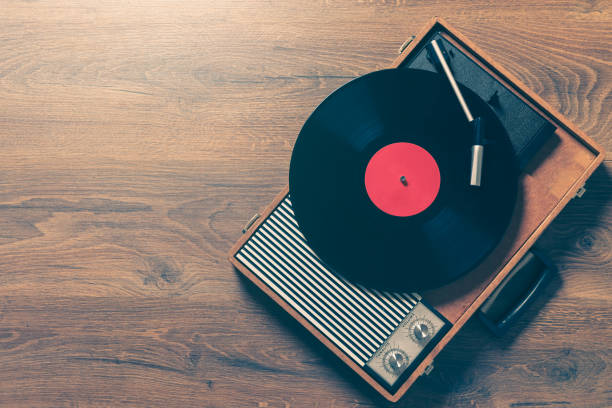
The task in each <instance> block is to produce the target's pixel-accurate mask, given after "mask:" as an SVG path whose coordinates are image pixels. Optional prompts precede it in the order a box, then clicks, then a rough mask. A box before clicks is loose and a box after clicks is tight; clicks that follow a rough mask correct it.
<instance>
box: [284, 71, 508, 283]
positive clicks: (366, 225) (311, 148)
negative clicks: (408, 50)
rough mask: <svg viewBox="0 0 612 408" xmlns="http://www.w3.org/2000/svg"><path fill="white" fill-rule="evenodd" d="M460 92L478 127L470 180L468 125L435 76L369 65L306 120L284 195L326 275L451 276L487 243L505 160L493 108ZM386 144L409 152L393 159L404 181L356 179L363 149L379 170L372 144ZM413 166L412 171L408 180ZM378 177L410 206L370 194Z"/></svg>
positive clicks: (361, 171)
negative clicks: (476, 167) (478, 160)
mask: <svg viewBox="0 0 612 408" xmlns="http://www.w3.org/2000/svg"><path fill="white" fill-rule="evenodd" d="M461 90H462V93H463V95H464V98H465V100H466V102H467V104H468V106H469V107H470V110H471V111H472V114H473V116H474V117H481V118H482V121H483V125H484V128H483V129H484V138H485V140H486V141H487V142H486V145H485V147H484V163H483V170H482V175H483V176H482V177H483V179H482V186H481V187H473V186H470V183H469V175H470V156H471V147H472V145H473V144H474V138H473V131H472V126H471V124H470V123H468V121H467V120H466V118H465V116H464V113H463V112H462V110H461V108H460V105H459V103H458V102H457V99H456V97H455V95H454V94H453V92H452V89H451V87H450V85H449V83H448V82H447V80H446V78H445V77H444V76H441V75H438V74H435V73H431V72H426V71H420V70H412V69H390V70H383V71H377V72H373V73H370V74H367V75H365V76H362V77H360V78H357V79H355V80H353V81H351V82H349V83H348V84H346V85H344V86H343V87H341V88H340V89H338V90H336V91H335V92H334V93H333V94H331V95H330V96H329V97H328V98H326V99H325V100H324V101H323V102H322V103H321V104H320V105H319V106H318V107H317V109H316V110H315V111H314V112H313V113H312V115H311V116H310V117H309V118H308V120H307V121H306V123H305V124H304V126H303V128H302V130H301V132H300V134H299V137H298V139H297V141H296V144H295V147H294V149H293V154H292V157H291V167H290V173H289V189H290V196H291V201H292V205H293V209H294V212H295V216H296V219H297V221H298V224H299V226H300V229H301V231H302V232H303V233H304V235H305V237H306V239H307V241H308V243H309V245H310V246H311V247H312V248H313V249H314V250H315V252H316V253H317V254H318V255H319V256H320V257H321V259H322V260H323V261H324V262H326V263H327V264H328V265H329V266H330V267H331V268H332V269H334V270H335V271H336V272H337V273H339V274H341V275H343V276H345V277H346V278H348V279H349V280H351V281H355V282H359V283H364V284H367V285H368V286H371V287H378V288H383V289H386V288H392V289H394V290H403V291H409V290H422V289H427V288H433V287H437V286H441V285H444V284H446V283H448V282H450V281H452V280H454V279H456V278H458V277H459V276H461V275H462V274H464V273H466V272H467V271H469V270H471V269H473V268H474V267H475V266H476V265H477V264H478V263H479V262H480V261H482V260H483V258H484V257H485V256H486V255H487V254H488V253H489V252H490V251H491V250H492V249H493V248H494V247H495V246H496V245H497V243H498V242H499V240H500V239H501V237H502V236H503V233H504V232H505V230H506V228H507V226H508V224H509V221H510V218H511V216H512V212H513V209H514V204H515V200H516V192H517V170H516V164H515V160H514V156H513V153H512V149H511V148H510V142H509V140H508V136H507V134H506V132H505V130H504V129H503V127H502V125H501V123H500V122H499V120H498V119H497V117H496V116H495V114H494V113H493V111H492V110H491V109H490V108H489V106H488V105H487V104H486V103H485V102H483V101H482V100H481V99H480V98H478V97H477V96H476V95H475V94H474V93H473V92H471V91H470V90H469V89H467V88H465V87H461ZM388 146H400V147H401V148H406V149H408V150H406V151H407V152H408V153H410V151H414V152H415V154H416V156H414V157H416V159H415V160H412V162H410V160H409V159H405V160H403V163H401V160H400V163H399V165H400V167H401V166H404V168H408V170H407V174H406V178H407V180H406V178H404V176H403V175H402V177H401V179H397V180H396V179H395V176H394V177H393V180H392V181H389V180H386V179H385V177H386V176H385V174H383V175H382V176H380V174H379V175H378V176H377V177H378V178H376V177H374V178H373V179H372V177H370V179H368V180H369V181H368V182H369V185H367V183H366V180H367V179H366V172H370V168H374V169H377V167H375V165H374V164H371V163H375V160H374V157H378V159H377V160H378V162H382V168H383V170H385V169H386V167H385V166H386V164H385V163H386V162H388V159H387V158H385V153H380V152H384V151H386V150H389V151H392V150H393V149H394V147H391V148H388V149H386V150H385V149H384V148H386V147H388ZM410 149H412V150H410ZM423 151H424V152H426V153H423ZM398 152H399V153H398ZM379 153H380V154H379ZM392 153H393V152H392ZM395 153H396V154H395V155H396V156H397V154H400V155H402V154H404V153H403V152H402V151H401V149H400V150H399V151H398V150H395ZM391 156H393V154H392V155H391ZM410 157H412V156H410ZM417 159H418V160H417ZM421 159H423V160H425V161H424V162H423V163H424V164H423V166H421V164H419V163H420V162H419V160H421ZM432 160H433V162H432ZM431 163H435V164H431ZM378 166H380V164H379V165H378ZM405 166H408V167H405ZM410 166H412V167H410ZM415 166H416V167H415ZM423 167H425V169H423ZM410 169H412V170H410ZM385 171H386V170H385ZM390 171H394V170H393V169H391V170H390ZM398 171H399V170H398ZM413 172H414V173H415V174H417V173H418V174H421V173H422V175H421V176H418V177H420V178H417V179H416V180H414V181H413V180H412V179H411V174H412V173H413ZM372 173H373V171H372ZM383 173H384V171H383ZM397 174H400V173H397ZM415 177H416V176H415ZM372 180H373V181H372ZM423 180H425V181H423ZM379 182H380V183H382V184H380V186H382V187H385V186H386V185H387V184H388V183H398V185H400V184H399V183H402V185H401V186H402V187H405V188H406V189H407V190H401V191H400V193H402V194H404V193H403V191H408V192H411V191H412V193H410V194H412V196H410V197H412V198H410V200H412V201H410V203H409V204H410V205H408V206H407V207H406V206H404V207H402V205H399V207H398V206H397V205H396V204H397V203H394V201H393V197H391V198H389V197H387V196H385V195H384V194H383V195H382V196H381V195H378V196H377V195H375V192H374V190H376V188H377V187H379V185H378V184H377V183H379ZM419 183H420V184H419ZM423 185H425V187H423ZM415 186H416V187H415ZM391 188H392V189H399V188H400V187H397V186H396V185H395V184H391ZM415 188H416V190H414V189H415ZM423 188H425V190H427V189H429V190H427V191H425V190H423ZM411 189H412V190H411ZM413 190H414V191H413ZM417 190H418V191H417ZM393 191H395V190H393ZM424 191H425V192H424ZM422 192H424V193H423V194H421V193H422ZM406 194H408V193H406ZM380 197H382V198H380ZM423 197H425V198H424V199H422V198H423ZM379 198H380V199H381V200H383V201H384V200H386V202H387V204H384V203H383V204H382V205H381V204H380V203H379V202H378V201H376V200H378V199H379ZM414 200H416V201H414ZM419 200H420V201H419ZM400 204H401V203H400ZM385 205H387V207H385ZM389 205H390V207H389ZM415 206H416V207H415ZM389 208H390V209H389ZM396 208H399V209H400V210H401V211H403V210H406V209H407V212H406V211H404V213H401V214H399V215H398V214H395V213H394V211H396ZM400 210H398V211H399V212H401V211H400ZM407 213H410V214H409V215H406V214H407Z"/></svg>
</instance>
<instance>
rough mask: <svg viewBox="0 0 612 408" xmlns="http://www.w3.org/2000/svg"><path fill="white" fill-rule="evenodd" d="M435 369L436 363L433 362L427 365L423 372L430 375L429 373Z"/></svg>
mask: <svg viewBox="0 0 612 408" xmlns="http://www.w3.org/2000/svg"><path fill="white" fill-rule="evenodd" d="M433 369H434V365H433V363H431V364H430V365H428V366H427V367H425V371H423V374H425V375H429V374H431V372H432V371H433Z"/></svg>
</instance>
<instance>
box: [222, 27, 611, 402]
mask: <svg viewBox="0 0 612 408" xmlns="http://www.w3.org/2000/svg"><path fill="white" fill-rule="evenodd" d="M472 114H473V115H472ZM464 116H465V118H464ZM603 158H604V153H603V150H602V149H601V148H600V147H599V146H598V145H597V144H596V143H595V142H594V141H593V140H591V139H590V138H589V137H588V136H586V135H585V134H584V133H583V132H581V131H580V130H578V129H577V128H576V127H575V125H573V124H572V123H571V122H569V121H568V120H567V119H566V118H564V117H563V116H562V115H561V114H559V113H558V112H556V111H555V110H553V109H552V108H551V107H550V106H548V105H547V104H546V103H545V102H544V101H543V100H541V99H540V98H539V97H538V96H537V95H536V94H535V93H534V92H532V91H531V90H529V89H527V87H526V86H525V85H523V84H522V83H520V82H519V81H518V80H517V79H516V78H515V77H514V76H513V75H512V74H510V73H509V72H508V71H506V70H504V69H503V68H502V67H500V66H499V65H498V64H497V63H495V62H493V61H492V60H491V58H489V57H488V56H486V55H485V54H484V53H483V52H482V51H481V50H480V49H478V48H477V47H476V46H475V45H474V44H473V43H471V42H470V41H469V40H468V39H467V38H465V37H464V36H463V35H461V34H460V33H459V32H457V30H456V29H454V28H452V27H451V26H450V25H449V24H448V23H447V22H446V21H444V20H443V19H441V18H434V19H433V20H432V21H430V22H429V24H428V25H427V27H426V28H425V29H424V30H423V31H422V32H421V33H420V34H419V35H417V36H415V37H413V38H411V39H410V40H409V41H407V42H406V43H405V44H404V45H403V46H402V49H401V50H400V56H399V57H398V58H397V59H396V60H395V62H394V64H393V67H392V69H389V70H383V71H378V72H374V73H371V74H368V75H365V76H363V77H360V78H357V79H355V80H353V81H351V82H349V83H348V84H346V85H345V86H343V87H342V88H340V89H339V90H337V91H336V92H334V93H333V94H332V95H330V97H328V98H327V99H326V100H325V101H324V102H323V103H322V104H321V105H320V106H319V107H318V108H317V109H316V110H315V111H314V112H313V114H312V115H311V117H310V118H309V119H308V120H307V122H306V123H305V125H304V127H303V128H302V131H301V132H300V135H299V137H298V140H297V142H296V145H295V147H294V151H293V156H292V160H291V169H290V180H289V181H290V182H289V186H288V187H286V188H285V189H284V190H283V191H281V192H280V194H279V195H278V196H277V197H276V198H275V199H274V200H273V202H272V203H271V204H270V205H269V206H267V207H266V208H265V209H263V210H262V211H261V213H260V214H257V215H256V216H254V217H253V218H252V219H251V220H250V221H249V222H248V223H247V225H246V226H245V228H244V229H243V236H242V237H241V238H240V239H239V240H238V242H237V243H236V244H235V246H234V247H233V248H232V249H231V251H230V254H229V255H230V256H229V259H230V261H231V263H232V264H233V265H234V266H235V267H236V268H237V269H238V270H239V271H240V272H242V273H243V274H244V275H245V276H246V277H247V278H248V279H250V280H251V281H252V282H253V283H254V284H255V285H257V286H258V287H259V288H260V289H261V290H262V291H263V292H264V293H266V294H267V295H268V296H269V297H271V298H272V299H273V300H274V301H275V302H276V303H278V304H279V305H280V306H281V307H282V308H283V309H285V310H286V311H287V312H288V313H289V314H290V315H291V316H293V317H294V318H295V319H296V320H297V321H298V322H299V323H300V324H301V325H303V326H304V327H305V328H306V329H307V330H308V331H309V332H311V333H312V334H313V335H314V336H315V337H316V338H317V339H318V340H319V341H320V342H321V343H322V344H324V345H325V346H326V347H327V348H329V349H330V350H331V351H332V352H333V353H334V354H335V355H336V356H337V357H338V358H340V359H341V360H342V361H343V362H344V363H345V364H347V365H348V366H349V367H350V368H351V369H352V370H353V371H355V372H356V373H357V374H358V375H359V376H360V377H361V378H362V379H364V380H365V381H366V382H367V383H368V384H369V385H371V386H372V387H373V388H374V389H375V390H376V391H378V392H379V393H380V394H381V395H382V396H383V397H385V398H386V399H388V400H389V401H397V400H399V399H400V398H401V397H402V396H403V395H404V394H405V393H406V391H407V390H408V389H409V387H410V386H411V385H412V384H413V383H414V381H416V380H417V379H418V378H419V376H421V375H423V374H428V373H429V371H430V370H431V369H432V367H433V365H432V363H433V360H434V358H435V357H436V355H437V354H438V353H439V352H440V351H441V350H442V349H443V348H444V347H445V346H446V344H447V343H448V342H449V341H450V340H451V339H452V338H453V336H454V335H455V334H456V333H457V332H458V331H459V330H460V329H461V327H462V326H463V325H464V324H465V323H466V321H467V320H468V319H469V318H470V317H471V316H472V315H474V314H475V313H477V312H479V309H480V312H479V315H480V317H481V319H482V320H483V321H484V322H485V324H486V325H487V326H488V327H490V328H491V329H492V330H494V331H496V332H501V331H502V330H503V328H504V327H505V326H506V325H507V324H508V322H509V321H511V320H512V319H513V318H514V317H515V316H516V315H517V314H518V312H520V310H521V309H522V307H523V306H524V305H525V304H526V303H528V301H529V300H530V299H531V298H532V297H533V295H534V293H535V292H537V290H538V288H539V287H540V286H541V284H542V282H543V281H544V278H545V275H546V274H545V272H546V271H549V270H550V269H552V266H551V265H550V264H549V263H548V262H547V261H546V260H545V258H544V257H542V256H540V255H539V254H538V253H537V251H533V250H530V249H531V247H532V246H533V244H534V242H535V241H536V240H537V238H538V237H539V236H540V235H541V234H542V232H543V231H544V229H545V228H546V227H547V226H548V225H549V224H550V223H551V222H552V220H553V219H554V218H555V217H556V216H557V215H558V214H559V212H560V211H561V210H562V209H563V207H565V205H566V204H567V203H568V202H569V201H570V200H571V199H572V198H574V197H575V196H577V195H578V196H579V195H581V194H582V193H583V192H584V187H583V186H584V183H585V181H586V180H587V179H588V177H589V176H590V175H591V174H592V173H593V172H594V170H595V169H596V168H597V166H598V165H599V164H600V163H601V162H602V161H603Z"/></svg>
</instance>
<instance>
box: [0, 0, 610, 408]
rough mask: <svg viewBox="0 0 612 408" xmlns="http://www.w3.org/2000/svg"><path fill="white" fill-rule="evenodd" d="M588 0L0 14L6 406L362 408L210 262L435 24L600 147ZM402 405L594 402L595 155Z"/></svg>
mask: <svg viewBox="0 0 612 408" xmlns="http://www.w3.org/2000/svg"><path fill="white" fill-rule="evenodd" d="M611 5H612V4H611V3H610V2H606V1H580V2H576V3H572V2H559V1H547V0H541V1H538V2H534V3H528V2H524V1H513V2H493V1H467V0H466V1H461V2H452V3H448V4H445V3H443V2H436V1H429V0H427V1H403V0H402V1H400V0H398V1H348V0H344V1H341V0H338V1H310V2H305V1H296V0H292V1H288V0H284V1H281V0H274V1H263V0H242V1H228V0H216V1H206V0H197V1H192V0H183V1H180V2H169V1H166V0H153V1H147V0H142V1H141V0H136V1H119V0H113V1H92V0H58V1H52V0H40V1H31V0H30V1H18V0H0V407H76V406H80V407H88V406H94V407H106V406H119V405H125V406H163V407H191V406H193V407H223V408H225V407H313V406H317V407H357V406H359V407H374V406H381V405H383V406H384V405H386V404H385V402H384V401H383V400H382V399H380V398H379V397H377V396H376V395H375V394H374V393H373V392H372V391H370V390H369V389H368V388H367V387H366V386H365V385H364V383H362V382H361V381H360V380H358V379H357V377H356V375H354V374H352V373H351V372H349V370H348V369H346V368H344V366H343V365H342V364H341V363H339V362H338V361H336V360H335V359H334V358H332V356H331V354H330V353H329V352H326V351H325V350H323V348H322V347H321V346H319V345H317V344H316V343H315V342H314V341H313V340H312V339H311V338H310V336H309V335H308V334H307V333H306V332H305V331H304V330H302V329H300V328H299V327H298V326H297V325H296V324H295V323H294V322H292V321H291V319H289V318H288V317H287V316H285V315H284V314H283V313H281V311H280V310H279V309H278V308H277V307H275V306H274V305H273V304H272V303H271V302H270V301H269V300H267V299H266V298H264V296H262V295H261V294H260V293H259V292H258V290H256V289H255V288H254V287H253V286H252V285H251V284H249V283H248V282H247V281H246V280H245V279H243V278H241V276H239V274H238V273H236V271H235V270H234V269H233V268H232V267H231V266H230V265H229V263H228V262H227V261H226V253H227V251H228V249H229V248H230V246H231V245H232V244H233V242H234V241H235V240H236V239H237V238H238V237H239V235H240V230H241V228H242V225H243V224H244V223H245V221H247V220H248V219H249V218H250V216H251V215H252V214H253V213H255V212H256V211H257V210H258V209H259V208H260V207H261V206H263V205H265V204H267V203H268V202H270V200H271V199H272V198H273V196H274V195H275V194H276V193H277V192H278V191H280V190H281V188H282V187H283V186H284V185H285V184H286V182H287V174H288V165H289V159H290V155H291V148H292V145H293V143H294V141H295V139H296V136H297V134H298V132H299V130H300V127H301V125H302V123H303V122H304V120H305V119H306V118H307V116H308V115H309V113H310V112H311V111H312V110H313V109H314V107H315V106H317V104H318V103H319V102H320V101H321V100H322V99H323V98H324V97H325V96H326V95H328V94H329V93H330V92H331V91H332V90H334V89H335V88H337V87H338V86H340V85H342V84H343V83H345V82H347V81H349V80H350V79H352V78H354V77H356V76H359V75H362V74H365V73H367V72H369V71H373V70H376V69H380V68H384V67H386V66H388V65H389V64H390V63H391V61H392V60H393V59H394V57H395V56H396V50H397V48H398V47H399V45H400V44H401V43H402V42H403V41H404V40H405V39H406V38H407V37H408V36H410V35H411V34H413V33H416V32H418V31H419V30H420V28H421V27H422V26H423V25H424V24H425V23H426V22H427V21H428V20H429V19H430V18H431V17H432V16H434V15H440V16H444V17H446V18H447V19H448V21H449V22H450V23H451V24H453V25H454V26H456V27H457V28H458V29H459V30H460V31H462V32H463V33H464V34H465V35H467V36H468V37H469V38H470V39H471V40H473V41H474V42H475V43H476V44H477V45H478V46H480V47H481V48H483V49H484V50H485V51H486V52H488V53H489V54H490V55H491V56H492V57H493V58H494V59H495V60H497V61H498V62H499V63H501V64H502V65H503V66H505V67H506V68H507V69H509V70H510V71H511V72H512V73H513V74H515V75H516V76H518V77H519V78H520V79H521V80H522V81H524V82H525V83H526V84H527V85H528V86H530V87H531V88H532V89H533V90H534V91H535V92H536V93H538V94H539V95H540V96H542V97H543V98H544V99H545V100H547V101H548V102H550V104H551V105H552V106H553V107H555V108H557V109H558V110H560V111H561V112H562V113H563V114H565V115H566V116H568V117H569V118H570V119H571V120H573V121H575V122H576V123H577V124H578V126H579V127H580V128H582V129H583V130H584V131H585V132H586V133H587V134H589V135H590V136H592V137H593V138H594V139H595V140H597V141H598V142H599V143H601V144H602V145H603V146H604V148H606V149H607V150H608V151H612V134H611V131H612V100H611V87H612V66H611V61H612V54H611V52H610V45H611V44H612V11H611ZM608 159H610V160H607V161H606V162H605V164H604V166H602V167H601V168H600V169H598V170H597V172H596V173H595V175H594V176H593V178H592V179H591V181H590V183H589V184H588V185H587V188H588V191H587V193H586V194H585V195H584V197H583V198H581V199H577V200H574V201H573V202H571V203H570V204H569V206H568V207H567V208H566V210H565V211H564V212H563V213H562V214H561V215H560V216H559V218H558V219H557V220H556V221H555V222H554V224H553V225H552V226H551V228H550V229H549V230H548V231H547V232H546V233H545V235H544V237H543V238H542V239H541V240H540V242H539V243H538V246H539V247H540V248H541V249H543V250H544V251H545V252H547V253H548V254H550V256H551V257H552V258H553V260H554V261H555V262H556V263H557V265H558V266H559V269H560V271H559V274H558V275H557V276H556V277H555V278H554V279H553V281H552V283H551V284H550V285H548V287H547V288H546V290H545V294H544V295H543V296H541V297H540V298H539V299H538V300H537V301H536V302H535V304H533V305H531V306H530V308H529V310H528V311H527V313H526V314H525V315H524V317H523V318H522V319H521V320H520V322H519V323H518V324H516V325H515V326H514V327H513V328H512V329H511V331H510V333H509V334H508V335H507V336H506V337H505V338H502V339H501V340H498V339H495V338H493V337H492V336H490V335H489V334H488V333H487V332H486V331H485V330H484V329H483V328H482V326H481V325H480V324H479V322H478V321H476V320H473V321H471V322H469V323H468V325H467V326H466V327H465V328H464V330H463V331H462V332H461V333H460V334H459V335H458V336H457V337H456V338H455V339H454V340H453V341H452V342H451V344H450V345H449V346H448V347H447V348H446V349H445V350H444V351H443V352H442V354H441V355H440V356H439V358H437V360H436V368H435V370H434V371H433V372H432V374H431V375H430V376H429V377H426V378H423V379H421V380H419V381H418V382H417V384H416V385H415V386H414V387H413V389H412V390H411V391H410V392H409V393H408V394H407V396H406V397H405V398H404V400H402V402H400V404H399V406H405V407H472V406H478V407H547V408H550V407H609V406H612V351H611V349H612V295H611V294H610V293H611V291H612V280H611V277H612V276H611V272H612V259H611V257H612V256H611V251H610V246H611V245H612V233H611V227H612V206H611V204H610V196H611V193H612V183H611V179H612V156H610V155H609V156H608Z"/></svg>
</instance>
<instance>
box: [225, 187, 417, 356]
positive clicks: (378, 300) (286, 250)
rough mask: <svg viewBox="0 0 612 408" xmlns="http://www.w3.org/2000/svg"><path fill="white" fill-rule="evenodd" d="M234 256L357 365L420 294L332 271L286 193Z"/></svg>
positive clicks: (385, 337) (379, 342) (391, 328)
mask: <svg viewBox="0 0 612 408" xmlns="http://www.w3.org/2000/svg"><path fill="white" fill-rule="evenodd" d="M236 258H237V259H238V260H240V262H242V263H243V264H244V265H245V266H246V267H247V268H249V270H250V271H251V272H253V273H254V274H255V275H256V276H257V277H258V278H259V279H261V280H262V281H263V282H264V283H265V284H266V285H267V286H269V287H270V288H271V289H272V290H273V291H274V292H275V293H276V294H277V295H279V296H280V297H281V298H282V299H283V300H284V301H285V302H287V303H288V304H289V305H291V306H292V307H293V308H294V309H295V310H296V311H297V312H298V313H300V314H301V315H302V316H303V317H304V318H305V319H306V320H307V321H308V322H309V323H311V324H312V325H313V326H315V327H316V328H317V329H318V330H319V331H320V332H321V333H322V334H323V335H325V336H326V337H327V338H328V339H329V340H330V341H331V342H332V343H334V344H335V345H336V346H337V347H338V348H340V349H341V350H342V351H344V352H345V353H346V354H347V355H348V356H349V357H350V358H351V359H353V360H354V361H355V362H356V363H357V364H359V365H361V366H363V365H365V363H366V362H367V361H368V360H369V359H370V358H371V357H372V355H373V354H374V353H375V352H376V351H377V350H378V349H379V348H380V346H382V344H383V343H384V341H385V340H386V339H387V338H388V337H389V336H390V335H391V333H392V332H393V330H395V328H396V327H397V326H398V325H399V324H400V323H401V322H402V320H404V318H405V317H406V315H407V314H408V313H409V312H410V310H411V309H412V308H413V307H414V305H416V304H417V303H418V301H419V299H420V297H419V295H417V294H407V293H389V292H384V291H378V290H373V289H368V288H365V287H363V286H361V285H358V284H353V283H351V282H349V281H347V280H345V279H343V278H342V277H341V276H338V275H336V274H335V273H333V272H332V271H331V270H330V269H329V268H327V267H326V266H325V265H324V264H323V263H322V262H321V260H320V259H319V258H318V257H317V255H316V254H315V253H314V251H313V250H312V249H311V248H310V247H309V246H308V244H307V243H306V240H305V238H304V236H303V235H302V233H301V232H300V230H299V228H298V224H297V221H296V220H295V217H294V213H293V209H292V208H291V200H290V198H289V195H287V196H286V197H285V199H284V200H283V201H281V203H280V204H279V205H278V206H277V207H276V209H275V210H274V211H273V212H272V213H271V214H270V216H269V217H268V218H267V219H266V220H265V221H264V222H263V223H262V224H261V225H260V226H259V228H258V229H257V231H255V233H254V234H253V235H252V236H251V237H250V238H249V240H248V241H247V242H246V243H245V244H244V246H243V247H242V248H241V249H240V251H238V253H237V254H236Z"/></svg>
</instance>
